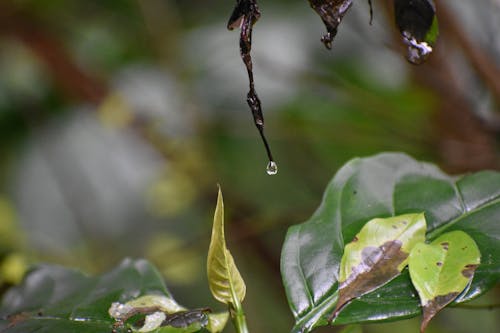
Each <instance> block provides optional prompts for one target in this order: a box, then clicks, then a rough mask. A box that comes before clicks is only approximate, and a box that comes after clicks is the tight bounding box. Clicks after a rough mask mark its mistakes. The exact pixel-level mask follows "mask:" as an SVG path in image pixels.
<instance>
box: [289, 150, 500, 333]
mask: <svg viewBox="0 0 500 333" xmlns="http://www.w3.org/2000/svg"><path fill="white" fill-rule="evenodd" d="M418 212H425V217H426V221H427V228H428V229H427V230H428V231H429V233H428V235H427V238H428V239H430V240H433V239H435V238H437V237H438V236H439V235H441V234H442V233H444V232H445V231H446V232H447V231H452V230H463V231H465V232H466V233H467V234H468V235H470V236H471V237H472V238H473V239H474V241H475V242H476V243H477V245H478V247H479V249H480V251H481V253H482V254H483V258H482V261H481V265H480V266H479V267H478V268H477V270H476V273H475V276H474V279H473V281H472V283H471V286H470V289H469V290H468V291H467V292H466V293H464V294H462V295H460V296H459V297H458V298H457V299H455V301H454V302H463V301H466V300H470V299H471V298H474V297H477V296H479V295H481V294H482V293H484V292H485V291H486V290H488V289H489V288H491V287H492V286H493V285H494V284H496V283H497V281H498V280H499V278H500V173H498V172H493V171H484V172H479V173H475V174H470V175H466V176H462V177H458V178H455V177H450V176H448V175H446V174H445V173H443V172H442V171H440V170H439V169H438V168H436V167H435V166H433V165H431V164H428V163H421V162H417V161H415V160H414V159H412V158H411V157H409V156H407V155H404V154H398V153H384V154H380V155H376V156H373V157H368V158H357V159H354V160H352V161H350V162H348V163H347V164H346V165H345V166H344V167H343V168H341V169H340V170H339V171H338V173H337V174H336V175H335V177H334V178H333V180H332V181H331V182H330V184H329V185H328V186H327V188H326V191H325V194H324V196H323V201H322V203H321V205H320V207H319V208H318V209H317V211H316V212H315V213H314V214H313V216H312V217H311V218H310V219H309V220H308V221H306V222H304V223H302V224H299V225H295V226H292V227H291V228H290V229H289V230H288V233H287V237H286V240H285V243H284V245H283V249H282V257H281V270H282V276H283V283H284V286H285V290H286V293H287V297H288V302H289V305H290V308H291V310H292V312H293V315H294V317H295V320H296V325H295V327H294V328H293V332H308V331H310V330H311V329H312V328H313V327H314V326H319V325H324V324H326V323H327V321H326V318H328V315H329V314H331V312H332V311H333V309H334V308H335V305H336V303H337V299H338V293H337V289H338V273H339V268H340V267H339V265H340V261H341V258H342V254H343V251H344V245H345V243H344V240H346V241H350V240H352V239H353V237H354V236H355V235H356V234H357V233H358V232H359V230H360V229H361V227H362V226H363V225H364V224H365V223H366V222H367V221H369V220H371V219H373V218H383V217H390V216H396V215H401V214H405V213H418ZM420 312H421V310H420V307H419V298H418V296H417V293H416V291H415V289H414V288H413V286H412V284H411V281H410V278H409V274H408V271H407V270H404V271H403V272H402V274H401V275H400V276H398V277H396V278H395V279H394V280H392V281H391V282H389V283H388V284H386V285H385V286H383V287H381V288H379V289H377V290H375V291H374V292H371V293H369V294H367V295H364V296H362V297H360V298H359V299H356V300H353V301H352V302H351V303H349V304H348V305H347V306H346V307H345V308H344V309H343V311H342V312H341V313H340V314H339V317H338V318H337V319H336V321H335V322H336V323H338V324H345V323H356V322H368V321H381V320H396V319H401V318H407V317H412V316H416V315H418V314H420Z"/></svg>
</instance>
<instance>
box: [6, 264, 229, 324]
mask: <svg viewBox="0 0 500 333" xmlns="http://www.w3.org/2000/svg"><path fill="white" fill-rule="evenodd" d="M113 305H114V306H115V310H117V311H118V309H119V308H118V306H119V305H123V306H125V307H126V308H128V309H135V310H134V311H136V310H137V309H145V308H148V307H149V310H148V311H142V314H147V313H148V312H149V313H153V312H155V311H164V312H166V313H177V312H178V311H181V310H182V309H184V308H183V307H181V306H180V305H178V304H177V303H176V302H175V301H174V300H173V298H172V296H171V295H170V293H169V292H168V290H167V289H166V287H165V284H164V283H163V280H162V277H161V275H160V274H159V273H158V271H157V270H156V269H155V268H154V267H153V266H151V264H149V263H148V262H147V261H145V260H130V259H126V260H124V261H123V262H122V263H121V264H120V265H119V266H118V267H116V268H115V269H113V270H111V271H110V272H108V273H105V274H102V275H99V276H95V277H91V276H87V275H85V274H83V273H81V272H79V271H76V270H72V269H67V268H63V267H60V266H55V265H40V266H38V267H35V268H34V269H33V270H31V271H30V272H29V273H28V274H27V275H26V277H25V278H24V280H23V282H22V283H21V284H20V285H19V286H17V287H14V288H12V289H10V290H9V291H8V292H7V293H6V294H5V296H4V298H3V300H2V303H1V306H0V332H2V333H29V332H35V331H36V332H37V333H67V332H72V333H79V332H81V333H102V332H111V331H112V330H113V328H115V329H116V331H117V333H119V332H126V331H127V328H128V327H119V326H116V322H115V319H117V318H118V317H119V316H120V313H121V314H125V313H128V312H127V311H126V310H123V309H122V310H121V311H122V312H120V311H118V312H115V311H113ZM136 313H138V314H140V313H141V310H139V311H136ZM211 316H217V317H219V316H220V315H219V314H210V315H209V318H208V324H207V328H208V326H210V321H211V318H210V317H211ZM225 316H226V320H227V313H226V314H225ZM215 319H216V320H218V321H220V320H221V318H215ZM224 324H225V322H224ZM114 325H115V326H114ZM164 329H167V328H163V327H162V328H158V329H155V330H154V331H151V332H160V330H161V331H162V332H163V330H164ZM169 329H171V330H169V332H176V333H181V332H186V330H185V329H184V328H172V327H171V328H169ZM220 330H221V328H220V325H218V326H217V329H214V330H210V331H211V332H220ZM197 331H200V329H199V328H198V330H197Z"/></svg>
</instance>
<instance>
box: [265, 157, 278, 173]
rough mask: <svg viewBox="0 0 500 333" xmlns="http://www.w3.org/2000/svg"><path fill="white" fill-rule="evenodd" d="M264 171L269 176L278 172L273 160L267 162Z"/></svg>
mask: <svg viewBox="0 0 500 333" xmlns="http://www.w3.org/2000/svg"><path fill="white" fill-rule="evenodd" d="M266 172H267V174H268V175H269V176H273V175H275V174H277V173H278V165H277V164H276V162H274V161H269V163H268V164H267V168H266Z"/></svg>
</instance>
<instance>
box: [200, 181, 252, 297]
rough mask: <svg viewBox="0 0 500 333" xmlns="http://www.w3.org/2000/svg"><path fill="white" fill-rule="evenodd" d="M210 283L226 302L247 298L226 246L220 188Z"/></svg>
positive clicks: (214, 229)
mask: <svg viewBox="0 0 500 333" xmlns="http://www.w3.org/2000/svg"><path fill="white" fill-rule="evenodd" d="M207 273H208V283H209V285H210V290H211V291H212V295H213V296H214V297H215V299H217V300H218V301H219V302H222V303H224V304H233V305H236V304H239V303H241V301H243V299H244V298H245V292H246V286H245V281H243V278H242V277H241V274H240V272H239V271H238V268H237V267H236V264H235V263H234V259H233V256H232V255H231V253H230V252H229V250H228V249H227V247H226V238H225V235H224V202H223V199H222V192H221V190H220V189H219V193H218V196H217V206H216V208H215V214H214V224H213V228H212V240H211V241H210V247H209V250H208V259H207Z"/></svg>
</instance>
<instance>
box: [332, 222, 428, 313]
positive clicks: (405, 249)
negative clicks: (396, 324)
mask: <svg viewBox="0 0 500 333" xmlns="http://www.w3.org/2000/svg"><path fill="white" fill-rule="evenodd" d="M425 230H426V223H425V217H424V214H404V215H400V216H396V217H391V218H386V219H380V218H377V219H373V220H371V221H369V222H368V223H366V224H365V225H364V226H363V228H362V229H361V231H360V232H359V233H358V234H357V235H356V236H355V237H354V240H353V241H352V242H351V243H349V244H347V245H346V247H345V249H344V255H343V256H342V261H341V263H340V274H339V299H338V301H337V305H336V307H335V311H334V313H333V316H332V319H333V318H334V317H336V316H337V314H338V313H339V311H340V310H341V309H342V308H343V307H344V306H345V305H346V304H347V303H348V302H350V301H351V300H352V299H354V298H358V297H360V296H363V295H365V294H367V293H369V292H371V291H373V290H375V289H377V288H379V287H381V286H383V285H384V284H386V283H387V282H389V281H390V280H392V279H394V278H395V277H396V276H398V275H399V274H400V273H401V271H402V270H403V268H405V267H406V265H407V263H408V256H409V255H410V251H411V249H412V248H413V247H414V246H415V244H418V243H420V242H423V241H424V240H425Z"/></svg>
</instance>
